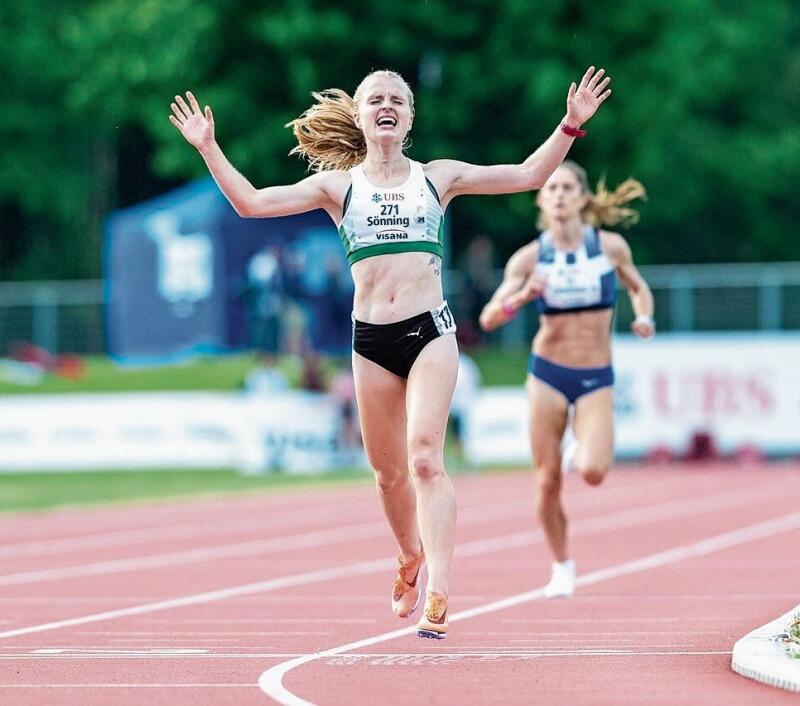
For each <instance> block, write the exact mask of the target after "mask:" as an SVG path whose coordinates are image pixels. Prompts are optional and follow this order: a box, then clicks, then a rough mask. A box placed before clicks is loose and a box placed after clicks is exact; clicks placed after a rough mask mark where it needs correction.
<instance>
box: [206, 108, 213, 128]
mask: <svg viewBox="0 0 800 706" xmlns="http://www.w3.org/2000/svg"><path fill="white" fill-rule="evenodd" d="M206 120H208V122H210V123H211V124H212V125H213V124H214V114H213V113H212V112H211V106H210V105H207V106H206Z"/></svg>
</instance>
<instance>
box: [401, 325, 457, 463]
mask: <svg viewBox="0 0 800 706" xmlns="http://www.w3.org/2000/svg"><path fill="white" fill-rule="evenodd" d="M457 376H458V344H457V343H456V337H455V336H453V335H450V334H448V335H446V336H440V337H439V338H435V339H434V340H433V341H431V342H430V343H429V344H428V345H427V346H425V348H423V349H422V350H421V351H420V354H419V356H417V359H416V360H415V361H414V365H413V366H412V367H411V372H410V373H409V376H408V390H407V392H406V412H407V414H408V438H409V441H410V442H413V443H426V444H431V445H433V447H434V448H436V449H437V450H438V451H439V452H441V451H443V449H444V436H445V430H446V428H447V417H448V415H449V413H450V402H451V401H452V399H453V390H454V389H455V386H456V377H457Z"/></svg>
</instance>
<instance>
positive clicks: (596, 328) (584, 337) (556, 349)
mask: <svg viewBox="0 0 800 706" xmlns="http://www.w3.org/2000/svg"><path fill="white" fill-rule="evenodd" d="M612 316H613V313H612V310H611V309H601V310H597V311H576V312H572V313H568V314H542V316H540V317H539V330H538V332H537V333H536V336H534V338H533V346H532V350H533V352H534V353H535V354H536V355H539V356H541V357H542V358H547V359H548V360H549V361H551V362H552V363H556V364H557V365H565V366H567V367H570V368H601V367H605V366H606V365H610V364H611V318H612Z"/></svg>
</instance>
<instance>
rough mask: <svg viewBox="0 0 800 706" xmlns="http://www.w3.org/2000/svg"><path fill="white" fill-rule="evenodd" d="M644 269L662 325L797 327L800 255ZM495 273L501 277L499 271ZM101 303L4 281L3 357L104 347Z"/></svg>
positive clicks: (515, 335)
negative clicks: (17, 347) (19, 350)
mask: <svg viewBox="0 0 800 706" xmlns="http://www.w3.org/2000/svg"><path fill="white" fill-rule="evenodd" d="M640 271H641V273H642V275H643V276H644V277H645V279H646V280H647V281H648V283H649V284H650V286H651V288H652V290H653V295H654V297H655V302H656V321H657V323H658V329H659V331H662V332H664V331H754V330H768V331H778V330H798V329H800V262H785V263H753V264H733V265H655V266H650V267H642V268H640ZM496 276H497V281H498V282H499V280H500V277H501V276H502V272H500V271H498V272H497V274H496ZM445 289H446V295H447V298H448V301H449V302H450V305H451V307H452V308H453V311H454V312H455V314H456V316H457V317H460V316H461V317H463V316H465V315H466V312H465V310H466V306H465V304H464V300H463V293H464V275H463V273H462V272H460V271H458V270H448V271H446V272H445ZM620 294H621V296H620V297H619V304H618V306H617V315H616V317H615V322H614V326H615V329H616V330H617V331H627V330H629V326H630V323H631V320H632V318H633V316H632V312H631V308H630V303H629V301H628V298H627V296H625V295H624V292H620ZM104 305H105V286H104V283H103V281H102V280H84V281H74V282H14V283H5V284H0V357H2V356H4V355H6V354H7V352H8V350H9V348H10V347H11V346H12V345H13V344H14V343H15V342H17V341H27V342H31V343H34V344H36V345H39V346H42V347H43V348H45V349H46V350H48V351H50V352H51V353H78V354H91V353H102V352H104V351H105V322H104ZM535 327H536V314H535V311H534V310H533V307H527V308H526V310H525V312H524V315H522V316H519V317H517V318H516V319H514V320H512V321H511V322H509V324H508V325H507V326H505V327H503V328H502V329H501V330H500V332H499V333H498V334H496V337H495V340H499V341H501V342H503V343H506V344H508V345H520V344H523V343H527V341H528V340H529V339H530V335H531V331H532V330H533V329H534V328H535Z"/></svg>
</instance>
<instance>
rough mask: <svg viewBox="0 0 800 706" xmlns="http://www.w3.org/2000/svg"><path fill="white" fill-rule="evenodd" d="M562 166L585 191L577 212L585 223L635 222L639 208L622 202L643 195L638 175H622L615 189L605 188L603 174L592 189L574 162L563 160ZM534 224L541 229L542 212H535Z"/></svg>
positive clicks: (596, 226)
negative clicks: (581, 204) (593, 189)
mask: <svg viewBox="0 0 800 706" xmlns="http://www.w3.org/2000/svg"><path fill="white" fill-rule="evenodd" d="M561 166H562V167H565V168H567V169H569V171H571V172H572V173H573V174H574V175H575V178H576V179H577V180H578V184H579V185H580V187H581V191H582V192H583V193H585V194H588V195H589V200H588V202H587V204H586V207H585V208H584V209H583V212H582V213H581V216H582V217H583V220H584V222H585V223H589V224H590V225H593V226H595V228H599V227H601V226H618V225H619V226H622V227H623V228H630V226H632V225H634V224H636V223H638V222H639V212H638V211H637V210H636V209H634V208H630V207H628V206H626V204H628V203H630V202H631V201H633V200H634V199H642V200H645V199H647V191H646V189H645V188H644V186H643V185H642V183H641V182H640V181H639V180H638V179H626V180H625V181H623V182H622V183H621V184H620V185H619V186H618V187H617V188H616V189H614V190H613V191H609V190H608V188H607V187H606V180H605V178H603V179H601V180H600V181H599V182H598V183H597V190H596V191H595V192H592V190H591V189H590V188H589V179H588V177H587V176H586V170H585V169H584V168H583V167H582V166H580V165H579V164H578V163H577V162H573V161H572V160H569V159H567V160H564V162H562V163H561ZM537 225H538V227H539V228H541V229H542V230H544V229H546V228H547V227H548V224H547V221H546V218H545V216H544V214H543V213H541V212H540V213H539V222H538V224H537Z"/></svg>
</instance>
